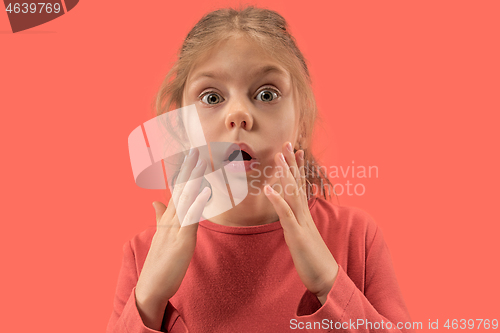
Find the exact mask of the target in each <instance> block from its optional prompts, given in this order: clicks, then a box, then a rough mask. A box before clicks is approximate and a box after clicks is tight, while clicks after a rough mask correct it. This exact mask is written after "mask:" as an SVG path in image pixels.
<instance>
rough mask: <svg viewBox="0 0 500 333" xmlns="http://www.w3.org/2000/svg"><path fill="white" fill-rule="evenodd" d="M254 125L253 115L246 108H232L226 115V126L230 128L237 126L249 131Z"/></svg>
mask: <svg viewBox="0 0 500 333" xmlns="http://www.w3.org/2000/svg"><path fill="white" fill-rule="evenodd" d="M252 126H253V119H252V116H251V115H250V114H249V113H248V111H246V110H242V109H239V108H238V109H232V110H231V111H230V112H229V114H228V115H227V117H226V127H227V129H229V130H232V129H234V128H235V127H240V128H242V129H245V130H247V131H249V130H251V129H252Z"/></svg>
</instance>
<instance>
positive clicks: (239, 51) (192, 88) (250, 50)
mask: <svg viewBox="0 0 500 333" xmlns="http://www.w3.org/2000/svg"><path fill="white" fill-rule="evenodd" d="M191 104H195V105H196V109H197V110H198V116H199V119H200V122H201V124H202V127H203V132H204V135H205V140H206V142H207V143H208V142H232V143H237V144H246V145H247V146H248V147H249V148H248V149H244V150H246V151H248V150H250V151H251V152H252V158H253V159H254V160H253V161H252V168H253V169H254V170H250V171H248V172H247V175H249V176H251V177H253V178H254V179H255V178H260V179H261V181H262V182H264V181H265V183H274V182H275V181H273V180H272V179H274V177H268V176H270V175H271V174H273V175H274V173H275V169H274V166H275V163H274V159H273V158H274V155H275V154H276V153H277V152H281V147H282V145H283V144H284V143H285V142H286V141H290V142H292V145H295V143H296V142H297V134H298V131H297V129H298V110H296V108H295V105H294V88H293V86H292V82H291V78H290V74H289V73H288V72H287V71H286V70H285V69H284V68H283V67H282V66H281V65H279V63H278V62H277V61H275V60H274V59H273V58H272V57H270V56H269V55H267V54H266V53H265V52H264V51H263V50H262V49H261V48H260V47H259V46H258V44H255V43H253V42H251V41H249V40H248V39H246V38H244V37H231V38H230V39H229V40H227V41H225V42H223V43H222V44H220V46H218V47H216V48H215V49H214V50H213V51H212V52H210V53H208V54H206V55H204V56H203V58H202V59H200V61H198V62H197V64H196V65H195V66H194V67H193V68H192V69H191V71H190V73H189V76H188V78H187V81H186V85H185V89H184V94H183V103H182V106H187V105H191ZM266 167H267V168H266ZM271 167H272V169H271ZM259 170H260V172H259ZM264 172H265V173H264ZM266 175H268V176H266ZM271 178H272V179H271Z"/></svg>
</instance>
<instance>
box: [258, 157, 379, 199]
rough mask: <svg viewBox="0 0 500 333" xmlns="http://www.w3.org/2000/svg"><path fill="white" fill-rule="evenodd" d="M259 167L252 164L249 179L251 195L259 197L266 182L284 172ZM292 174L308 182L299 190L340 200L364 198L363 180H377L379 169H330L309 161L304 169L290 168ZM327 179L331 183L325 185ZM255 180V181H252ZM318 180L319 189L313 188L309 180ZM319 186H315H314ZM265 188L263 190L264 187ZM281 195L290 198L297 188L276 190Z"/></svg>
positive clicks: (343, 167) (375, 167) (354, 167)
mask: <svg viewBox="0 0 500 333" xmlns="http://www.w3.org/2000/svg"><path fill="white" fill-rule="evenodd" d="M259 165H260V163H259V162H258V161H255V162H253V163H252V164H251V165H250V167H251V168H252V170H254V171H255V172H254V173H251V174H249V175H248V177H249V178H250V187H251V188H252V189H254V190H255V191H252V193H251V194H253V195H259V194H260V192H259V191H260V188H261V185H266V183H267V182H266V179H271V178H273V177H276V178H279V177H281V175H282V173H283V170H282V168H281V166H276V167H274V168H273V167H272V166H269V165H268V166H265V167H264V168H262V170H261V168H259ZM290 169H291V172H292V173H293V174H294V175H301V176H302V175H303V177H304V178H305V181H303V182H302V183H303V184H304V185H303V187H302V188H300V189H299V190H304V191H305V190H306V188H305V187H306V186H307V189H308V191H309V193H313V194H314V195H317V194H319V195H323V194H325V193H328V194H329V195H331V194H335V195H337V196H341V195H348V196H353V195H355V196H362V195H364V194H365V193H366V184H365V183H364V180H366V179H372V178H378V175H379V169H378V166H376V165H369V166H365V165H356V164H355V163H354V161H352V165H347V166H342V165H331V166H329V167H326V166H323V165H321V166H320V165H317V164H315V165H310V164H309V161H307V162H306V163H305V165H304V166H302V167H300V168H297V167H294V166H291V167H290ZM325 176H327V177H328V179H329V180H330V183H329V182H327V181H325V180H324V179H325ZM252 178H253V179H252ZM314 178H317V179H318V180H319V182H318V183H317V185H318V186H313V184H312V183H311V182H310V181H309V180H310V179H314ZM262 179H264V181H263V182H264V184H262ZM314 183H316V182H314ZM275 186H276V187H280V184H276V185H275ZM262 187H263V186H262ZM275 190H278V191H279V192H281V191H282V190H284V192H285V194H287V195H290V194H292V193H293V191H295V189H294V188H292V187H291V186H290V187H287V188H285V189H281V188H280V189H276V188H275Z"/></svg>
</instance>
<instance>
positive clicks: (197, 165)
mask: <svg viewBox="0 0 500 333" xmlns="http://www.w3.org/2000/svg"><path fill="white" fill-rule="evenodd" d="M200 165H201V158H200V159H199V160H198V163H196V168H197V167H199V166H200Z"/></svg>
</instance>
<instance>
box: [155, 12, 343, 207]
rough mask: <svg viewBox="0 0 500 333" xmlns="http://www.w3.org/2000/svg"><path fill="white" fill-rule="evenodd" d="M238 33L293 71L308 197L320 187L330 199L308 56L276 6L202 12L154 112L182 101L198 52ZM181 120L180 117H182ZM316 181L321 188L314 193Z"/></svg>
mask: <svg viewBox="0 0 500 333" xmlns="http://www.w3.org/2000/svg"><path fill="white" fill-rule="evenodd" d="M236 34H240V35H241V34H244V35H246V36H247V37H250V38H251V39H252V40H254V41H255V42H257V43H258V44H259V45H260V46H261V47H262V48H263V49H264V50H265V51H266V52H268V53H269V54H270V55H271V56H272V57H273V59H275V60H276V61H278V62H279V63H280V64H281V65H282V66H283V67H284V68H285V69H286V70H287V71H288V72H289V73H290V76H291V81H292V85H293V86H294V87H295V89H296V91H298V92H300V93H299V94H295V98H296V101H295V102H296V103H298V104H297V105H298V110H300V111H299V123H300V126H301V128H300V134H301V137H302V140H303V141H302V142H303V143H304V148H303V150H304V164H305V166H307V168H306V170H305V175H306V181H307V184H308V186H307V198H308V199H309V198H311V197H312V196H317V194H318V192H321V193H322V194H323V197H324V198H325V199H327V200H328V199H330V198H331V194H330V188H332V189H333V192H334V193H335V190H334V188H333V186H332V183H331V182H330V180H329V179H328V176H327V174H326V172H324V168H321V167H320V166H319V164H318V162H317V161H316V159H315V158H314V156H313V154H312V153H311V149H310V147H311V141H312V133H313V128H314V124H315V121H316V118H317V117H318V109H317V106H316V99H315V97H314V94H313V90H312V83H311V77H310V74H309V70H308V67H307V62H306V59H305V58H304V56H303V54H302V52H301V51H300V50H299V48H298V47H297V44H296V41H295V38H294V37H293V36H292V35H291V33H290V31H289V28H288V24H287V22H286V20H285V19H284V18H283V17H282V16H281V15H280V14H278V13H277V12H275V11H273V10H269V9H264V8H256V7H254V6H247V7H244V8H242V7H240V8H238V9H233V8H222V9H218V10H215V11H212V12H210V13H208V14H206V15H205V16H203V17H202V18H201V19H200V20H199V21H198V23H196V25H195V26H194V27H193V28H192V29H191V31H189V33H188V35H187V37H186V38H185V40H184V43H183V44H182V47H181V48H180V50H179V51H178V53H177V56H178V58H177V60H176V61H175V63H174V64H173V66H172V67H171V69H170V71H169V72H168V73H167V75H166V77H165V79H164V80H163V82H162V84H161V86H160V89H159V91H158V93H157V95H156V98H155V101H154V104H155V105H154V109H155V111H154V112H155V113H156V115H155V116H159V115H161V114H163V113H165V112H168V111H170V110H175V109H177V108H180V107H182V97H183V92H184V88H185V84H186V81H187V78H188V75H189V72H190V70H191V68H193V65H194V64H195V63H196V61H197V60H198V59H199V58H200V55H203V54H206V53H207V52H209V51H210V50H211V49H213V48H214V47H216V46H217V45H218V43H220V42H222V41H225V40H227V39H229V38H230V37H232V36H234V35H236ZM177 121H178V122H182V120H181V119H178V120H177ZM314 186H317V188H315V189H314V194H313V188H314ZM318 189H319V190H320V191H318ZM325 189H326V190H325ZM327 194H328V195H327Z"/></svg>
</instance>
